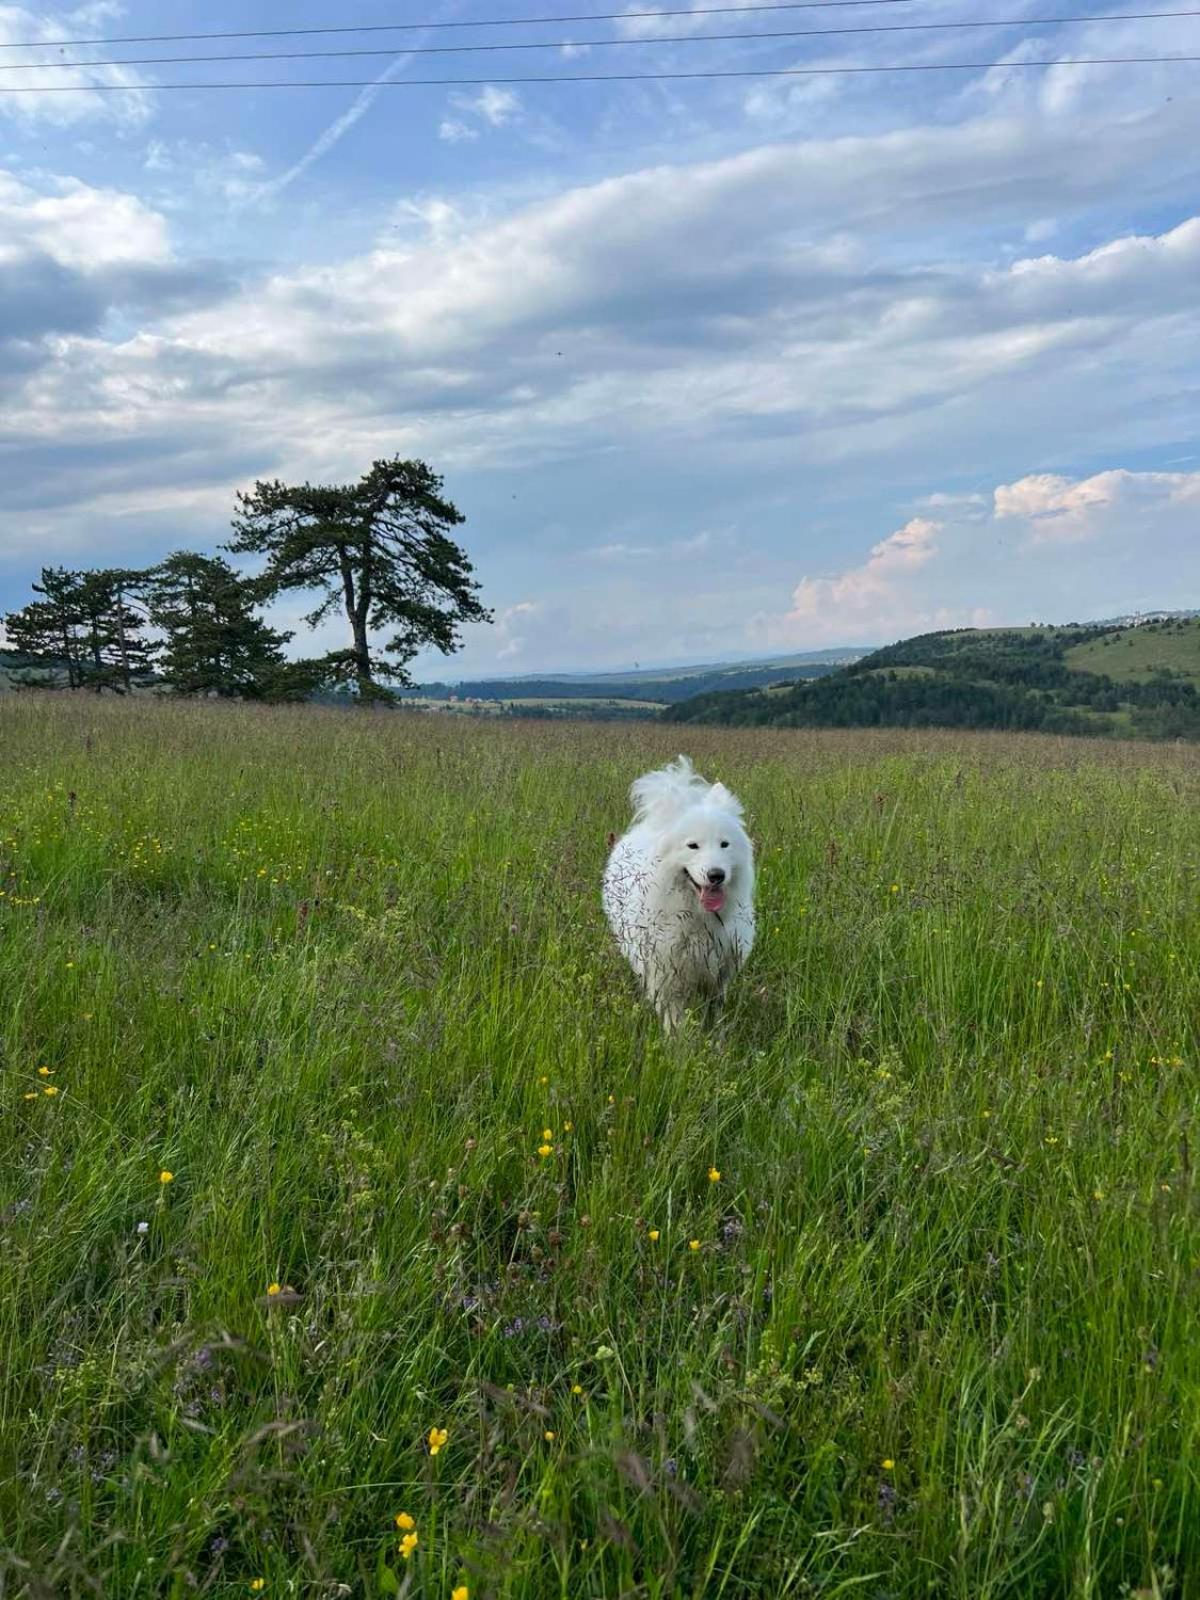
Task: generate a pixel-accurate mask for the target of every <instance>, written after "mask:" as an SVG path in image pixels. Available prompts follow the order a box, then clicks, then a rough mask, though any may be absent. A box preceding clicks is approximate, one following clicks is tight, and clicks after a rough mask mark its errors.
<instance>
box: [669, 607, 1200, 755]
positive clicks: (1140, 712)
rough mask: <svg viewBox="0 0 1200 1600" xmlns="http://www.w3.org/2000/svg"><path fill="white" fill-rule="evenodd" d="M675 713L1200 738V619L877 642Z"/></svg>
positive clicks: (970, 631)
mask: <svg viewBox="0 0 1200 1600" xmlns="http://www.w3.org/2000/svg"><path fill="white" fill-rule="evenodd" d="M663 715H664V718H665V720H667V721H671V722H701V723H728V724H734V725H738V726H775V727H792V728H803V727H810V728H812V727H816V728H857V727H946V728H1010V729H1025V730H1028V729H1042V730H1044V731H1046V732H1049V733H1078V734H1100V735H1112V736H1123V737H1140V738H1158V739H1163V738H1188V739H1196V738H1200V620H1197V619H1194V618H1183V617H1172V618H1167V619H1166V620H1164V621H1161V622H1143V623H1140V624H1138V625H1137V626H1136V627H1128V628H1127V627H1109V626H1107V625H1105V624H1092V625H1084V626H1070V627H1062V628H1012V629H975V628H966V629H961V630H956V631H953V632H948V633H928V634H922V635H920V636H919V637H918V638H915V639H905V640H903V641H902V642H901V643H899V644H894V645H888V646H887V647H886V648H884V649H882V650H875V651H873V652H872V653H871V654H870V655H866V656H863V657H862V659H861V660H859V661H856V662H854V663H852V664H851V665H850V666H847V667H844V668H842V669H841V670H840V671H838V672H835V673H831V674H828V675H826V676H824V677H822V678H820V679H819V680H817V681H813V682H808V683H797V684H790V685H787V686H785V687H775V688H766V689H761V688H755V689H749V690H744V691H741V692H739V693H726V694H722V693H716V694H702V695H698V696H696V697H695V698H694V699H691V700H686V701H683V702H682V703H680V704H677V705H673V706H671V707H670V708H669V709H668V710H667V711H666V712H664V713H663Z"/></svg>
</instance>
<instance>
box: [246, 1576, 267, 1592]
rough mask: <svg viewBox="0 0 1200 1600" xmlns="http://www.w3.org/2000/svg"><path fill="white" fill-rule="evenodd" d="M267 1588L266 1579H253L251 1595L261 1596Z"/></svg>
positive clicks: (251, 1580)
mask: <svg viewBox="0 0 1200 1600" xmlns="http://www.w3.org/2000/svg"><path fill="white" fill-rule="evenodd" d="M266 1587H267V1580H266V1579H265V1578H251V1579H250V1593H251V1594H260V1593H261V1592H262V1591H263V1590H264V1589H265V1588H266Z"/></svg>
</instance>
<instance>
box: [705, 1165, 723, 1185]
mask: <svg viewBox="0 0 1200 1600" xmlns="http://www.w3.org/2000/svg"><path fill="white" fill-rule="evenodd" d="M708 1181H709V1183H720V1181H721V1169H720V1168H719V1167H709V1169H708Z"/></svg>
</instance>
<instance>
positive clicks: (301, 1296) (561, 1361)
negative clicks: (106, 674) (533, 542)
mask: <svg viewBox="0 0 1200 1600" xmlns="http://www.w3.org/2000/svg"><path fill="white" fill-rule="evenodd" d="M681 741H683V743H684V747H685V748H686V749H688V750H689V752H690V753H691V754H692V755H693V756H694V757H695V759H696V761H697V763H698V764H699V765H700V767H701V769H702V770H704V771H705V772H706V773H708V774H709V775H711V776H714V777H716V776H719V777H721V778H723V779H724V780H726V781H727V782H728V783H729V784H730V785H731V786H732V787H733V788H735V789H736V790H737V791H738V792H739V793H740V794H741V795H742V796H743V798H744V800H745V802H746V805H747V810H748V815H749V820H750V826H751V828H752V831H753V833H754V836H755V838H756V840H757V842H758V846H759V851H760V862H761V881H760V909H761V925H760V931H761V937H760V941H759V944H758V946H757V948H756V950H755V952H754V955H753V958H752V962H751V965H750V967H749V969H748V970H747V972H746V973H745V974H744V976H743V978H742V980H741V981H740V983H739V985H738V986H737V989H736V995H735V1001H734V1004H733V1006H732V1009H731V1011H730V1013H729V1014H728V1015H727V1017H726V1018H725V1020H724V1022H723V1023H722V1025H721V1026H720V1027H719V1028H718V1030H717V1031H716V1032H715V1033H713V1034H711V1035H704V1034H702V1033H700V1032H699V1031H694V1032H692V1033H691V1034H690V1035H688V1036H687V1037H685V1038H682V1039H680V1040H678V1041H673V1042H665V1041H664V1040H663V1039H662V1037H661V1036H660V1035H659V1034H658V1032H657V1030H656V1028H655V1026H654V1025H653V1022H652V1021H651V1019H650V1018H649V1017H648V1016H647V1014H646V1013H645V1011H644V1010H643V1008H642V1007H641V1006H640V1005H639V1003H638V1001H637V999H636V996H635V994H634V992H633V989H632V986H631V982H630V980H629V978H628V975H627V974H626V972H625V971H624V970H623V969H622V967H621V965H620V963H619V961H618V959H617V957H616V955H615V952H614V950H613V949H612V948H611V947H610V944H609V940H608V938H607V934H606V930H605V928H604V926H603V923H602V919H601V916H600V912H599V906H598V880H599V874H600V870H601V866H602V861H603V854H604V840H605V835H606V832H607V831H608V830H609V829H610V828H614V827H619V826H621V825H622V823H623V821H624V818H625V791H626V789H627V786H628V783H629V781H630V779H631V778H632V777H634V776H636V775H637V774H638V773H639V772H640V771H642V770H644V769H645V768H646V767H648V766H649V765H651V764H654V763H657V762H659V761H660V760H662V759H664V758H669V757H670V756H673V755H674V754H676V753H677V750H678V749H679V747H680V742H681ZM0 750H2V751H3V755H4V762H5V772H6V783H5V786H4V790H3V793H2V795H0V889H2V890H3V896H2V898H0V1095H2V1096H3V1121H2V1124H0V1126H2V1128H3V1141H4V1142H3V1159H2V1160H0V1246H2V1248H0V1384H2V1393H3V1400H2V1403H0V1594H3V1595H13V1596H26V1595H28V1596H30V1597H36V1600H50V1597H53V1600H58V1597H68V1596H69V1597H75V1596H79V1597H81V1600H82V1597H84V1596H93V1595H104V1596H112V1597H119V1600H128V1597H135V1596H136V1597H143V1596H145V1597H149V1596H166V1597H171V1600H180V1597H183V1596H189V1595H194V1594H199V1595H208V1596H221V1597H225V1596H239V1595H246V1594H249V1593H259V1592H261V1593H263V1594H265V1595H268V1596H273V1595H278V1596H283V1595H288V1596H314V1597H315V1596H335V1595H352V1596H366V1597H375V1596H379V1595H388V1594H395V1593H397V1592H404V1593H408V1594H410V1595H413V1596H439V1597H446V1600H449V1597H450V1596H451V1595H452V1593H453V1592H454V1591H455V1590H458V1591H460V1600H461V1590H462V1588H463V1587H465V1588H466V1589H467V1590H469V1593H470V1595H471V1596H473V1597H476V1600H481V1597H484V1596H496V1597H522V1600H524V1597H530V1600H533V1597H538V1600H540V1597H543V1596H544V1597H570V1600H584V1597H602V1596H603V1597H610V1596H611V1597H616V1596H635V1595H636V1596H639V1597H640V1596H647V1597H655V1600H661V1597H667V1596H672V1597H673V1596H700V1595H704V1596H713V1597H716V1596H729V1597H733V1596H750V1595H754V1596H758V1595H763V1596H772V1597H775V1596H780V1595H791V1596H805V1597H807V1596H830V1597H832V1596H848V1595H855V1596H856V1595H863V1596H872V1597H879V1600H882V1597H884V1596H890V1597H895V1596H906V1597H907V1596H918V1595H919V1596H931V1595H932V1596H954V1597H959V1600H999V1597H1011V1600H1018V1597H1021V1600H1026V1597H1038V1596H1044V1597H1047V1600H1050V1597H1063V1596H1081V1597H1096V1600H1101V1597H1103V1600H1108V1597H1110V1596H1111V1597H1116V1596H1120V1595H1123V1594H1131V1593H1133V1592H1139V1593H1142V1594H1145V1595H1157V1596H1162V1597H1166V1596H1191V1595H1197V1594H1200V1484H1198V1482H1197V1470H1198V1469H1197V1462H1198V1460H1200V1457H1198V1454H1197V1447H1198V1445H1200V1340H1198V1339H1197V1336H1196V1326H1197V1322H1196V1316H1197V1292H1198V1288H1200V1212H1198V1204H1200V1194H1198V1191H1197V1185H1196V1172H1195V1163H1196V1159H1197V1152H1196V1111H1197V1105H1198V1100H1200V1094H1198V1090H1197V1079H1196V1063H1197V1014H1198V1008H1197V995H1198V988H1197V985H1198V982H1200V896H1198V894H1197V889H1198V866H1200V809H1198V804H1200V752H1197V751H1196V750H1195V749H1179V750H1176V749H1172V748H1166V747H1162V746H1140V747H1132V746H1128V745H1122V744H1118V743H1108V744H1104V745H1094V744H1091V743H1089V742H1087V741H1083V740H1079V739H1075V740H1064V741H1054V740H1049V739H1039V738H1033V737H1029V738H1017V737H1012V738H1009V737H1004V736H998V735H980V736H974V737H971V736H965V735H952V734H943V735H937V734H915V733H914V734H903V733H875V734H865V733H864V734H849V733H777V732H753V731H746V732H738V731H729V730H724V729H715V728H660V727H652V726H647V725H636V726H625V727H614V726H608V727H597V726H588V725H581V724H561V725H560V724H539V725H522V724H520V723H513V724H507V723H505V724H500V723H485V722H475V721H469V720H465V719H464V720H462V721H458V720H450V719H441V718H433V717H430V718H416V717H401V716H389V715H386V714H369V713H365V714H357V715H356V714H350V713H338V712H321V711H314V710H307V709H301V710H277V711H266V710H257V711H256V710H252V709H238V708H229V707H210V706H202V705H193V704H186V703H174V704H167V703H157V702H154V703H139V704H137V705H128V704H122V703H115V702H111V703H110V702H98V701H96V700H94V699H92V698H90V697H87V698H85V697H83V696H77V697H72V698H67V697H66V696H65V695H63V696H48V697H38V696H34V695H12V696H9V697H7V698H6V699H5V700H4V702H3V704H0ZM431 1430H434V1432H433V1436H432V1438H433V1446H434V1447H436V1453H435V1449H434V1448H431V1444H430V1436H431ZM443 1430H444V1432H443ZM398 1515H403V1517H404V1518H406V1519H411V1522H412V1524H413V1527H412V1528H411V1529H409V1528H408V1527H407V1526H401V1527H398V1526H397V1525H396V1521H395V1519H396V1518H397V1516H398ZM412 1534H415V1535H416V1540H415V1543H414V1542H413V1540H412V1537H411V1535H412ZM406 1535H408V1538H407V1540H406V1546H407V1550H408V1554H407V1556H406V1555H404V1554H403V1553H402V1552H401V1550H400V1548H399V1546H400V1542H401V1540H402V1539H405V1536H406Z"/></svg>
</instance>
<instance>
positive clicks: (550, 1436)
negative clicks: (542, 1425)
mask: <svg viewBox="0 0 1200 1600" xmlns="http://www.w3.org/2000/svg"><path fill="white" fill-rule="evenodd" d="M542 1438H543V1439H545V1441H546V1443H547V1444H550V1443H551V1442H552V1440H553V1438H554V1433H553V1430H552V1429H550V1428H547V1429H546V1431H545V1433H544V1434H543V1435H542Z"/></svg>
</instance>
